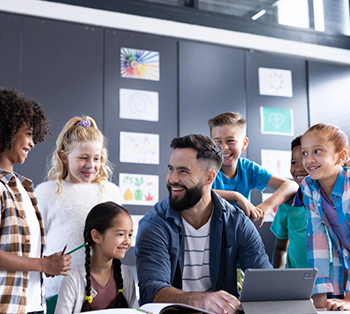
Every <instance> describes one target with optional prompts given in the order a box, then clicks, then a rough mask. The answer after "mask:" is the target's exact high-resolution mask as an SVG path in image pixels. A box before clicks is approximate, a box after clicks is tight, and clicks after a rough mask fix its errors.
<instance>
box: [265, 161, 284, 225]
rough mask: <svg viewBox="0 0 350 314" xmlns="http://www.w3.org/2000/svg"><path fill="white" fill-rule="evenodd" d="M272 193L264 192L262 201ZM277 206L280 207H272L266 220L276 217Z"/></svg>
mask: <svg viewBox="0 0 350 314" xmlns="http://www.w3.org/2000/svg"><path fill="white" fill-rule="evenodd" d="M289 157H290V156H289ZM271 195H272V193H262V201H265V200H266V199H268V198H269V197H270V196H271ZM277 208H278V207H275V208H274V209H272V211H271V212H270V213H269V214H268V215H267V216H266V217H265V222H266V221H273V219H274V218H275V215H276V212H277Z"/></svg>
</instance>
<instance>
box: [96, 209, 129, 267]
mask: <svg viewBox="0 0 350 314" xmlns="http://www.w3.org/2000/svg"><path fill="white" fill-rule="evenodd" d="M132 234H133V222H132V220H131V217H130V215H129V214H127V213H124V212H123V213H120V214H119V215H118V216H117V217H115V218H114V220H113V226H112V227H111V228H109V229H107V230H106V232H105V233H104V234H102V235H101V234H100V235H99V237H98V239H97V240H95V239H94V241H95V242H97V243H98V245H96V244H95V245H94V250H97V254H98V255H99V257H100V258H103V259H106V260H109V259H111V258H117V259H122V258H124V256H125V254H126V252H127V251H128V250H129V248H130V246H131V240H132Z"/></svg>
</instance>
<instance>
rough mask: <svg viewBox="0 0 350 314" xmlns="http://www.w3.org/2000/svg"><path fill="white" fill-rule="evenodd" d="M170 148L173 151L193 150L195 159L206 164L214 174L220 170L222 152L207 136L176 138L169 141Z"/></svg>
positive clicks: (196, 135)
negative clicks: (179, 149)
mask: <svg viewBox="0 0 350 314" xmlns="http://www.w3.org/2000/svg"><path fill="white" fill-rule="evenodd" d="M170 147H171V148H173V149H176V148H193V149H195V150H196V151H197V159H200V160H202V161H204V162H207V163H208V165H210V167H212V169H213V170H214V171H216V172H218V171H219V170H220V168H221V165H222V162H223V155H222V154H223V153H222V150H221V148H220V147H218V146H217V145H216V144H215V142H214V141H213V140H212V139H211V138H210V137H208V136H205V135H202V134H190V135H185V136H183V137H176V138H174V139H173V140H172V141H171V144H170ZM210 167H209V168H210Z"/></svg>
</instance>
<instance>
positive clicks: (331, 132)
mask: <svg viewBox="0 0 350 314" xmlns="http://www.w3.org/2000/svg"><path fill="white" fill-rule="evenodd" d="M312 131H316V132H319V133H322V134H324V135H326V137H327V140H328V141H330V142H332V143H333V145H334V147H335V152H336V153H340V152H341V151H342V150H343V149H346V159H345V161H344V162H343V164H342V166H343V167H349V166H350V159H349V139H348V137H347V136H346V134H345V133H344V132H343V131H342V130H341V129H340V128H339V127H337V126H336V125H333V124H329V123H317V124H315V125H313V126H312V127H310V128H309V129H308V130H307V131H306V132H305V133H304V134H303V136H305V135H306V134H308V133H310V132H312Z"/></svg>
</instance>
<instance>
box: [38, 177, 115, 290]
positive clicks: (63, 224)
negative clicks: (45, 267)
mask: <svg viewBox="0 0 350 314" xmlns="http://www.w3.org/2000/svg"><path fill="white" fill-rule="evenodd" d="M104 187H105V193H104V194H103V193H102V191H101V188H100V186H99V185H98V184H74V183H69V182H63V193H62V195H61V197H60V198H57V194H56V191H57V185H56V183H55V182H53V181H48V182H44V183H41V184H40V185H38V187H37V188H36V189H35V194H36V197H37V198H38V202H39V209H40V212H41V214H42V216H43V221H44V228H45V234H46V245H45V248H44V255H51V254H53V253H56V252H59V251H62V250H63V248H64V246H65V245H66V244H67V250H66V252H69V251H71V250H73V249H74V248H76V247H78V246H79V245H82V244H83V243H84V238H83V230H84V225H85V219H86V216H87V214H88V213H89V211H90V210H91V208H92V207H94V206H95V205H97V204H99V203H102V202H106V201H113V202H116V203H119V204H120V200H121V198H120V192H119V188H118V186H116V185H115V184H113V183H111V182H108V181H105V183H104ZM71 261H72V264H71V266H74V265H78V264H82V263H84V262H85V250H84V249H80V250H78V251H76V252H74V253H72V259H71ZM62 280H63V277H62V276H57V277H54V278H46V277H45V276H44V283H45V290H46V297H51V296H53V295H55V294H58V292H59V289H60V286H61V282H62Z"/></svg>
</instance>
